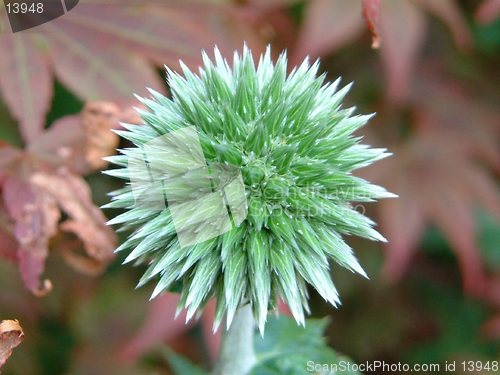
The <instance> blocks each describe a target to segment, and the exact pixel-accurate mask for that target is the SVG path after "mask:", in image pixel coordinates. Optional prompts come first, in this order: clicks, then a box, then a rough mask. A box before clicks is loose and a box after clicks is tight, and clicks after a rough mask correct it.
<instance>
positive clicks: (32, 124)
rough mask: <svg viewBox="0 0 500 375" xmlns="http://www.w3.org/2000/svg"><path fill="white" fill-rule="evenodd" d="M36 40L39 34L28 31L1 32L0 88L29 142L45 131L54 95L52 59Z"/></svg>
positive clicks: (22, 133)
mask: <svg viewBox="0 0 500 375" xmlns="http://www.w3.org/2000/svg"><path fill="white" fill-rule="evenodd" d="M37 41H38V40H37V36H36V35H32V34H29V33H28V34H26V33H19V34H16V35H15V36H14V35H8V34H3V35H0V51H4V53H2V55H1V57H0V89H1V91H2V93H3V98H4V100H5V102H6V104H7V105H8V106H9V108H10V110H11V112H12V115H13V116H14V117H15V118H16V119H17V120H18V121H19V125H20V131H21V135H22V136H23V138H24V140H25V141H28V142H29V141H31V140H33V139H36V137H38V136H39V135H40V133H41V132H42V130H43V126H44V121H45V115H46V113H47V111H48V109H49V105H50V100H51V98H52V82H51V72H50V66H49V61H48V58H47V56H46V55H45V54H44V53H42V51H41V50H40V49H39V48H38V47H37ZM7 51H8V52H7Z"/></svg>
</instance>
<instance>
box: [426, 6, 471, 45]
mask: <svg viewBox="0 0 500 375" xmlns="http://www.w3.org/2000/svg"><path fill="white" fill-rule="evenodd" d="M418 3H419V4H420V5H421V6H422V7H423V8H425V9H427V10H428V11H429V12H431V13H433V14H434V15H435V16H437V17H438V18H440V19H441V20H442V21H443V22H444V23H445V24H446V25H447V26H448V27H449V29H450V30H451V32H452V34H453V38H454V40H455V44H456V45H457V46H458V47H460V48H461V49H463V50H467V49H469V48H471V47H472V43H473V41H472V36H471V34H470V31H469V28H468V26H467V23H466V21H465V18H464V17H463V15H462V14H461V13H460V9H459V7H458V5H457V2H456V1H454V0H440V1H435V0H418Z"/></svg>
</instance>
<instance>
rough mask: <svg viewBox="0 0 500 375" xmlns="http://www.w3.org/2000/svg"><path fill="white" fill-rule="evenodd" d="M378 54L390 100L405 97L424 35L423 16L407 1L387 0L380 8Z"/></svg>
mask: <svg viewBox="0 0 500 375" xmlns="http://www.w3.org/2000/svg"><path fill="white" fill-rule="evenodd" d="M380 34H381V37H382V40H383V41H384V42H383V44H382V47H381V49H380V50H381V57H382V61H383V63H384V69H385V73H386V77H387V81H388V83H387V85H388V88H387V95H388V97H389V99H391V100H392V101H394V102H397V103H400V102H403V101H405V100H406V99H407V97H408V88H409V83H410V79H411V77H412V75H413V73H414V69H415V67H416V66H417V62H418V55H419V52H420V48H421V47H422V43H423V41H424V36H425V17H424V15H423V14H422V13H421V11H420V10H419V9H418V8H417V7H416V6H415V5H414V3H413V2H410V1H408V0H386V1H383V2H382V4H381V9H380Z"/></svg>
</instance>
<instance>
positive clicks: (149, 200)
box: [106, 47, 394, 331]
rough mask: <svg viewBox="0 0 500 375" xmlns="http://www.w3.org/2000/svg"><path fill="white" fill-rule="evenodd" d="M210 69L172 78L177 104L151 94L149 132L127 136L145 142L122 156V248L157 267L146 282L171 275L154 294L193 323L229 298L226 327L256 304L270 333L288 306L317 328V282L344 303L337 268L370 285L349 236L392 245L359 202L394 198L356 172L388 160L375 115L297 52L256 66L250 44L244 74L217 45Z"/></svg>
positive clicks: (220, 313)
mask: <svg viewBox="0 0 500 375" xmlns="http://www.w3.org/2000/svg"><path fill="white" fill-rule="evenodd" d="M203 60H204V66H203V67H202V68H200V71H199V74H198V75H197V74H194V73H193V72H191V71H190V70H189V69H188V68H187V67H186V66H185V65H183V64H182V63H181V65H182V70H183V75H179V74H177V73H174V72H172V71H170V70H168V68H167V70H168V83H169V86H170V89H171V93H172V94H171V97H170V98H168V97H165V96H163V95H161V94H159V93H157V92H153V91H151V98H150V99H142V98H139V99H140V100H141V102H142V103H143V104H144V105H145V106H146V108H147V110H145V111H142V110H140V111H139V112H140V115H141V117H142V120H143V121H144V124H143V125H142V126H137V125H126V124H124V127H125V129H126V130H123V131H118V133H119V134H120V135H121V136H122V137H124V138H126V139H128V140H130V141H131V142H132V143H133V144H134V145H135V147H132V148H127V149H125V150H121V155H117V156H112V157H110V158H108V160H109V161H111V162H112V163H114V164H117V165H119V166H120V168H119V169H114V170H110V171H107V172H106V173H108V174H110V175H112V176H116V177H119V178H124V179H125V180H127V181H128V182H129V183H128V184H127V186H126V187H125V188H123V189H121V190H119V191H115V192H113V193H112V201H111V203H109V204H108V205H106V207H113V208H122V209H126V212H125V213H123V214H121V215H119V216H117V217H116V218H115V219H113V220H111V221H110V224H122V225H123V228H125V229H132V230H133V231H134V232H133V234H132V235H131V236H130V237H129V238H128V240H127V241H126V242H125V243H123V244H122V245H121V246H120V247H119V249H118V250H125V249H128V250H130V251H131V252H130V254H129V255H128V257H127V259H126V262H129V261H133V260H135V261H136V262H139V263H146V264H147V265H148V268H147V271H146V273H145V274H144V276H143V277H142V279H141V281H140V283H139V285H143V284H144V283H145V282H147V281H149V280H152V279H157V278H159V281H158V284H157V286H156V289H155V290H154V293H153V297H154V296H156V295H158V294H159V293H161V292H163V291H165V290H167V289H169V288H173V289H176V290H180V292H181V301H180V305H179V309H182V308H187V309H188V319H190V318H191V317H192V316H193V315H194V314H196V313H199V312H200V311H201V310H202V309H203V306H204V305H205V304H206V303H207V301H208V300H209V299H210V298H212V297H215V298H216V299H217V307H216V318H215V320H216V322H215V325H216V327H217V326H218V325H219V324H220V322H221V321H222V319H223V318H224V316H226V317H227V325H228V326H229V325H230V324H231V321H232V319H233V317H234V314H235V311H236V309H237V308H238V307H239V306H240V305H242V304H246V303H250V304H251V306H252V309H253V312H254V316H255V318H256V319H257V321H258V322H259V327H260V329H261V331H262V330H263V329H264V325H265V321H266V317H267V313H268V311H269V310H272V309H274V308H275V307H276V304H277V302H278V300H279V299H282V300H283V301H285V302H286V303H287V304H288V306H289V307H290V310H291V312H292V314H293V316H294V317H295V319H296V320H297V322H298V323H299V324H303V323H304V312H308V311H309V309H308V293H307V284H310V285H311V286H313V287H314V288H315V289H316V290H317V292H318V293H319V294H320V295H321V296H322V297H323V298H324V299H325V300H326V301H328V302H330V303H331V304H333V305H336V304H337V303H339V299H338V294H337V291H336V289H335V286H334V284H333V282H332V280H331V278H330V271H329V260H330V259H332V260H334V261H335V262H337V263H338V264H340V265H341V266H343V267H346V268H348V269H350V270H351V271H353V272H357V273H359V274H361V275H363V276H366V275H365V273H364V271H363V269H362V268H361V266H360V265H359V263H358V261H357V260H356V258H355V256H354V255H353V252H352V250H351V248H350V247H349V246H348V245H347V244H346V243H345V242H344V240H343V239H342V235H344V234H347V235H357V236H361V237H365V238H369V239H373V240H380V241H384V238H383V237H382V236H381V235H380V234H379V233H378V232H377V231H375V230H374V229H373V225H374V223H373V222H372V221H371V220H370V219H368V218H366V217H365V216H363V215H362V214H361V213H359V212H357V211H356V210H355V209H354V208H353V207H352V205H351V204H350V203H349V202H352V201H357V202H360V201H361V202H366V201H373V200H374V199H376V198H384V197H392V196H394V195H393V194H391V193H389V192H387V191H386V190H385V189H383V188H382V187H379V186H375V185H372V184H370V183H368V182H367V181H365V180H363V179H361V178H358V177H355V176H353V175H352V174H351V172H352V171H353V170H355V169H357V168H360V167H364V166H367V165H369V164H371V163H372V162H374V161H376V160H379V159H382V158H384V157H386V156H387V155H388V153H386V150H385V149H370V148H369V147H367V146H365V145H360V144H359V143H358V142H359V138H357V137H354V136H353V135H352V133H353V132H354V131H355V130H357V129H359V128H360V127H361V126H363V125H364V124H365V123H366V122H367V121H368V119H369V118H370V117H371V115H368V116H360V115H353V112H354V108H347V109H343V108H342V107H341V102H342V100H343V98H344V96H345V95H346V94H347V92H348V90H349V87H350V86H346V87H343V88H341V89H338V84H339V80H337V81H335V82H334V83H325V82H324V81H325V75H320V76H317V71H318V62H315V63H314V64H312V65H310V64H309V62H308V60H306V61H304V62H303V63H302V64H301V65H300V66H299V67H298V68H296V69H294V70H293V71H292V72H291V73H290V74H288V75H287V61H286V56H285V55H284V54H282V55H281V56H280V57H279V59H278V60H277V62H276V63H275V64H273V62H272V61H271V57H270V50H269V48H268V49H267V51H266V53H265V54H264V55H263V56H261V57H260V60H259V62H258V64H257V66H255V64H254V61H253V59H252V55H251V52H250V51H249V50H248V49H247V48H246V47H245V48H244V49H243V53H242V55H241V56H240V55H239V54H238V53H235V54H234V59H233V64H232V66H230V65H229V64H228V62H227V61H226V60H225V59H223V57H222V56H221V54H220V53H219V51H218V50H217V49H215V62H213V61H211V60H210V59H209V58H208V57H207V55H205V54H204V55H203Z"/></svg>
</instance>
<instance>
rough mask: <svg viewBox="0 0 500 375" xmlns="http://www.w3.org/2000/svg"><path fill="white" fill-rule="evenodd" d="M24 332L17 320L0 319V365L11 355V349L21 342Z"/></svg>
mask: <svg viewBox="0 0 500 375" xmlns="http://www.w3.org/2000/svg"><path fill="white" fill-rule="evenodd" d="M23 339H24V332H23V329H22V328H21V326H20V325H19V322H18V321H17V320H2V321H1V322H0V367H2V366H3V365H4V364H5V362H6V361H7V359H8V358H9V357H10V356H11V354H12V350H13V349H14V348H15V347H16V346H18V345H19V344H21V342H22V341H23Z"/></svg>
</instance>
